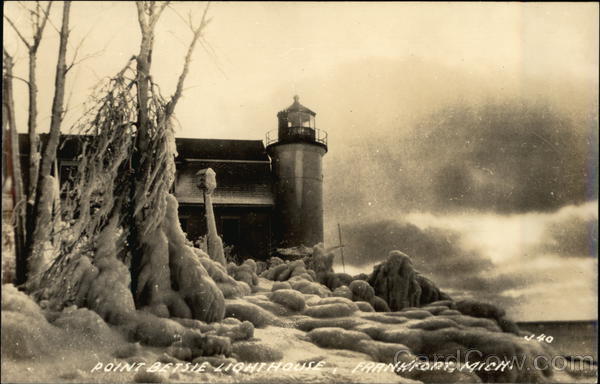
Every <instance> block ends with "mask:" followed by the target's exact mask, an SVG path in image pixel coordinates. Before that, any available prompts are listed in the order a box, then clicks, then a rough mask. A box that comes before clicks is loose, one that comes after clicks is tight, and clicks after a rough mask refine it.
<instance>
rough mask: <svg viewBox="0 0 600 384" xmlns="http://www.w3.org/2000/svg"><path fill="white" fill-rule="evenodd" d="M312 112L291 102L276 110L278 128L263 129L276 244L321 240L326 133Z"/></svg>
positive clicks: (306, 244) (315, 242)
mask: <svg viewBox="0 0 600 384" xmlns="http://www.w3.org/2000/svg"><path fill="white" fill-rule="evenodd" d="M315 116H316V113H315V112H313V111H311V110H310V109H308V108H307V107H305V106H303V105H302V104H300V98H299V97H298V96H294V102H293V104H292V105H290V106H289V107H288V108H286V109H284V110H282V111H280V112H279V113H277V120H278V128H277V130H276V131H271V132H269V133H267V140H266V144H267V147H266V150H267V154H268V155H269V157H270V158H271V172H272V175H273V179H274V182H273V192H274V197H275V217H274V219H275V220H274V223H273V224H274V225H273V229H272V230H273V234H274V235H275V237H276V240H277V245H278V246H279V247H282V248H283V247H295V246H299V245H305V246H309V247H310V246H313V245H315V244H317V243H320V242H323V166H322V159H323V156H324V155H325V153H327V133H326V132H325V131H322V130H319V129H317V128H316V125H315Z"/></svg>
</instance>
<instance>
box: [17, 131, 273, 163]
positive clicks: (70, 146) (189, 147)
mask: <svg viewBox="0 0 600 384" xmlns="http://www.w3.org/2000/svg"><path fill="white" fill-rule="evenodd" d="M47 137H48V134H46V133H42V134H40V141H41V142H42V143H43V142H45V141H46V140H47ZM82 137H85V136H79V135H61V139H60V144H59V158H62V159H74V158H75V157H76V156H77V155H78V154H79V151H80V150H81V145H80V142H81V141H80V140H77V139H78V138H82ZM175 143H176V146H177V153H178V156H177V158H176V160H184V159H196V160H241V161H265V162H268V161H269V157H268V156H267V152H266V150H265V146H264V144H263V142H262V140H227V139H192V138H176V139H175ZM19 148H20V151H21V153H22V154H26V153H28V152H29V148H28V146H27V134H24V133H22V134H19Z"/></svg>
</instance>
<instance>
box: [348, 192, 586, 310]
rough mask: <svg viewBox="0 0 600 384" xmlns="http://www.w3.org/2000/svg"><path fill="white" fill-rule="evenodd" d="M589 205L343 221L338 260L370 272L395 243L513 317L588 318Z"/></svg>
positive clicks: (448, 286) (419, 264)
mask: <svg viewBox="0 0 600 384" xmlns="http://www.w3.org/2000/svg"><path fill="white" fill-rule="evenodd" d="M597 207H598V205H597V202H593V203H586V204H582V205H578V206H575V205H571V206H567V207H564V208H562V209H560V210H558V211H556V212H551V213H525V214H511V215H497V214H481V213H474V214H470V215H465V214H460V215H449V214H446V215H437V216H433V215H430V214H412V215H402V216H400V215H398V216H397V217H395V218H388V219H386V220H380V221H377V220H371V221H368V222H358V223H357V222H355V223H353V224H348V223H347V224H345V225H343V227H342V228H343V236H344V244H345V248H344V256H345V262H346V264H347V265H350V266H351V268H349V270H351V271H352V273H354V272H357V271H358V270H362V271H363V272H370V271H371V269H372V267H373V265H374V264H377V263H379V262H381V261H382V260H384V259H385V257H386V256H387V254H388V252H389V251H390V250H394V249H397V250H401V251H403V252H405V253H407V254H408V255H410V256H411V258H412V259H413V263H414V265H415V267H416V268H417V269H418V270H419V271H420V272H421V273H423V274H425V275H426V276H428V277H430V278H431V279H432V280H433V281H434V282H435V283H436V284H437V285H438V286H440V287H441V288H442V289H443V290H445V291H447V292H448V293H449V294H451V295H452V296H454V297H475V298H478V299H480V300H486V301H490V302H493V303H496V304H498V305H500V306H503V307H505V308H506V309H507V311H508V313H509V314H510V315H511V316H513V317H514V318H515V319H517V320H525V319H528V320H543V319H545V320H557V319H568V318H570V319H587V318H592V317H593V313H595V312H593V311H595V308H596V306H597V304H596V302H595V301H594V300H592V299H593V297H594V296H593V295H592V294H593V293H594V292H595V284H596V281H597V278H596V275H595V271H596V265H597V255H595V256H596V257H589V255H590V254H589V252H590V250H589V248H588V245H589V244H591V243H590V242H593V241H596V242H597V217H598V216H597ZM391 216H393V215H391V212H390V213H389V215H388V217H391ZM399 217H401V218H399ZM594 225H595V226H596V227H594ZM594 228H596V229H595V231H596V232H594ZM594 236H595V237H594ZM586 256H587V257H586ZM338 261H339V260H338ZM337 268H338V269H339V265H338V266H337ZM567 292H568V293H569V294H567ZM574 296H576V297H580V298H579V299H574V298H573V297H574ZM582 297H585V299H584V298H582Z"/></svg>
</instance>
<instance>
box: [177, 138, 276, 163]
mask: <svg viewBox="0 0 600 384" xmlns="http://www.w3.org/2000/svg"><path fill="white" fill-rule="evenodd" d="M175 142H176V143H177V152H178V154H179V156H178V157H177V159H178V160H179V159H202V160H210V159H212V160H249V161H269V158H268V156H267V152H266V150H265V146H264V144H263V142H262V140H225V139H189V138H176V139H175Z"/></svg>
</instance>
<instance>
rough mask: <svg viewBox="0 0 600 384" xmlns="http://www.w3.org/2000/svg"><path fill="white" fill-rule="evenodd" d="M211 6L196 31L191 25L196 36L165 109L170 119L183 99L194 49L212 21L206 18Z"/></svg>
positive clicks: (207, 6) (206, 10)
mask: <svg viewBox="0 0 600 384" xmlns="http://www.w3.org/2000/svg"><path fill="white" fill-rule="evenodd" d="M209 6H210V3H207V4H206V7H205V8H204V12H203V13H202V19H201V20H200V24H199V25H198V27H197V28H195V29H194V28H193V27H192V26H191V24H190V28H192V31H193V33H194V35H193V37H192V41H191V43H190V45H189V47H188V50H187V53H186V55H185V59H184V64H183V70H182V71H181V74H180V75H179V79H178V80H177V87H176V88H175V93H174V94H173V96H172V97H171V100H169V102H168V103H167V106H166V108H165V113H166V114H167V116H168V117H170V116H171V115H172V114H173V112H174V111H175V106H176V105H177V102H178V101H179V99H180V98H181V95H182V93H183V84H184V82H185V78H186V77H187V75H188V72H189V70H190V63H191V61H192V54H193V53H194V48H195V47H196V42H197V41H198V39H199V38H200V36H201V35H202V32H203V31H204V28H206V26H207V25H208V23H209V22H210V19H207V17H206V15H207V14H208V8H209ZM190 23H191V16H190Z"/></svg>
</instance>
